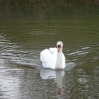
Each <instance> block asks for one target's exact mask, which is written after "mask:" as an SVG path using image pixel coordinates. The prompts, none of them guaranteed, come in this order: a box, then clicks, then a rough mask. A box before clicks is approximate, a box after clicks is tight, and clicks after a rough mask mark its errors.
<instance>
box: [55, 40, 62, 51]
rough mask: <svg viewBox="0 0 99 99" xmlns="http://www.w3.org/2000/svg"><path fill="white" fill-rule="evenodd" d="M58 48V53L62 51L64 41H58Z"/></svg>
mask: <svg viewBox="0 0 99 99" xmlns="http://www.w3.org/2000/svg"><path fill="white" fill-rule="evenodd" d="M56 46H57V51H58V52H60V51H62V47H63V43H62V41H58V42H57V44H56Z"/></svg>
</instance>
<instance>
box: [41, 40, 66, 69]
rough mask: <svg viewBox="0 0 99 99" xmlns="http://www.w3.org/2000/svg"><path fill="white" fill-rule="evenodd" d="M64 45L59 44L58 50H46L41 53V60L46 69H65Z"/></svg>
mask: <svg viewBox="0 0 99 99" xmlns="http://www.w3.org/2000/svg"><path fill="white" fill-rule="evenodd" d="M62 47H63V43H62V42H61V41H59V42H57V48H49V49H45V50H43V51H42V52H41V53H40V60H41V62H42V65H43V67H44V68H51V69H64V68H65V56H64V54H63V53H62Z"/></svg>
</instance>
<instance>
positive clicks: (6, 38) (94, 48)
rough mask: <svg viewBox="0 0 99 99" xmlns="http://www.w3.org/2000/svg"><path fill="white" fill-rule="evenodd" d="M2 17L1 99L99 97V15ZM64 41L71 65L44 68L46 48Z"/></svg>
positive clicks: (0, 26) (0, 34) (0, 31)
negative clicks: (53, 68) (43, 60)
mask: <svg viewBox="0 0 99 99" xmlns="http://www.w3.org/2000/svg"><path fill="white" fill-rule="evenodd" d="M7 15H8V16H6V14H3V15H1V18H0V99H99V16H98V15H94V16H91V15H89V16H88V15H87V16H78V17H76V16H72V17H66V18H65V17H64V18H63V17H62V18H61V17H60V18H58V19H57V18H56V17H55V16H53V17H52V18H45V17H44V15H42V14H40V15H39V17H36V18H35V17H34V16H28V15H27V16H22V15H12V14H10V13H8V14H7ZM59 40H61V41H63V43H64V47H63V52H64V55H65V56H66V68H65V69H64V70H63V71H60V70H51V69H44V68H42V65H41V62H40V59H39V57H40V56H39V55H40V52H41V51H42V50H43V49H45V48H49V47H55V46H56V42H57V41H59Z"/></svg>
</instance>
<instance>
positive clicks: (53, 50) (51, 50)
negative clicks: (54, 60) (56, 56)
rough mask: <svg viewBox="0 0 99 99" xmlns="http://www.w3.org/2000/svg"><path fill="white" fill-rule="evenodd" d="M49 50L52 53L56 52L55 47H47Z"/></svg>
mask: <svg viewBox="0 0 99 99" xmlns="http://www.w3.org/2000/svg"><path fill="white" fill-rule="evenodd" d="M49 51H50V52H51V53H52V54H53V53H55V52H57V48H52V47H51V48H49Z"/></svg>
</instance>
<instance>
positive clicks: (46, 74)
mask: <svg viewBox="0 0 99 99" xmlns="http://www.w3.org/2000/svg"><path fill="white" fill-rule="evenodd" d="M64 74H65V72H64V71H63V70H60V69H58V70H52V69H41V70H40V76H41V78H42V79H55V80H56V82H57V94H58V99H61V94H62V91H61V89H62V77H63V76H64Z"/></svg>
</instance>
